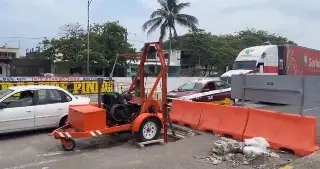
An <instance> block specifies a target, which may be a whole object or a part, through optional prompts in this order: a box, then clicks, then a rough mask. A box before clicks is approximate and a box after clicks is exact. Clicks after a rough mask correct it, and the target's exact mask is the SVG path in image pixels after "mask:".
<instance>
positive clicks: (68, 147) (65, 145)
mask: <svg viewBox="0 0 320 169" xmlns="http://www.w3.org/2000/svg"><path fill="white" fill-rule="evenodd" d="M61 146H62V149H63V150H64V151H73V150H74V148H75V147H76V141H75V140H74V139H72V138H66V139H64V140H61Z"/></svg>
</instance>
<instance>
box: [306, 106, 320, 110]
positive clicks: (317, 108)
mask: <svg viewBox="0 0 320 169" xmlns="http://www.w3.org/2000/svg"><path fill="white" fill-rule="evenodd" d="M317 109H320V107H315V108H311V109H304V110H303V111H311V110H317Z"/></svg>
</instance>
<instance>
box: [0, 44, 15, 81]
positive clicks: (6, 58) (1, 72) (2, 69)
mask: <svg viewBox="0 0 320 169" xmlns="http://www.w3.org/2000/svg"><path fill="white" fill-rule="evenodd" d="M19 55H20V50H19V48H12V47H7V46H2V47H0V77H6V76H10V75H11V73H10V70H11V66H10V62H11V60H12V59H16V58H19Z"/></svg>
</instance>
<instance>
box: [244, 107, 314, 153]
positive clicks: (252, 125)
mask: <svg viewBox="0 0 320 169" xmlns="http://www.w3.org/2000/svg"><path fill="white" fill-rule="evenodd" d="M243 136H244V138H252V137H264V138H265V139H266V140H267V141H268V142H269V144H270V147H271V148H273V149H290V150H292V151H294V153H295V154H296V155H298V156H305V155H308V154H311V153H312V152H314V151H316V150H318V149H319V147H318V145H317V134H316V118H314V117H300V116H297V115H291V114H284V113H279V112H271V111H270V112H269V111H265V110H257V109H249V119H248V123H247V127H246V130H245V132H244V135H243Z"/></svg>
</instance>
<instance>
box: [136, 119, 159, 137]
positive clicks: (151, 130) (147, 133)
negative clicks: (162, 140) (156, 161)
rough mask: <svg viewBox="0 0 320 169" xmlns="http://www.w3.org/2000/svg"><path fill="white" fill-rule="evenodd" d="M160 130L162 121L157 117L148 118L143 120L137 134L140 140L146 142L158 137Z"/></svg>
mask: <svg viewBox="0 0 320 169" xmlns="http://www.w3.org/2000/svg"><path fill="white" fill-rule="evenodd" d="M160 132H161V123H160V122H159V121H158V120H157V119H156V118H147V119H145V120H144V121H143V122H142V124H141V126H140V128H139V131H138V132H135V136H136V140H137V141H138V142H145V141H150V140H156V139H158V138H159V136H160Z"/></svg>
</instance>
